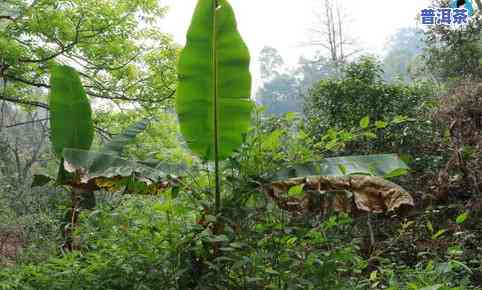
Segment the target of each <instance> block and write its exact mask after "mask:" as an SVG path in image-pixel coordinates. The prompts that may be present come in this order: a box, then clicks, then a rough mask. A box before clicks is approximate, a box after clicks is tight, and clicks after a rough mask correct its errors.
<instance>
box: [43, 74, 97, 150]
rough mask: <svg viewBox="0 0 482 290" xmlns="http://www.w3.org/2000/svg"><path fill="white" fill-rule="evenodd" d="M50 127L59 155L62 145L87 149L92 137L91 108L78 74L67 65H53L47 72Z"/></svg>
mask: <svg viewBox="0 0 482 290" xmlns="http://www.w3.org/2000/svg"><path fill="white" fill-rule="evenodd" d="M50 85H51V89H50V97H49V107H50V129H51V140H52V145H53V148H54V151H55V153H56V155H57V156H58V157H59V158H62V153H63V151H64V149H65V148H74V149H84V150H88V149H89V148H90V146H91V144H92V140H93V138H94V126H93V123H92V110H91V108H90V103H89V100H88V99H87V96H86V94H85V91H84V88H83V86H82V83H81V82H80V77H79V74H78V73H77V72H76V71H75V69H73V68H71V67H69V66H61V65H55V66H53V67H52V69H51V74H50Z"/></svg>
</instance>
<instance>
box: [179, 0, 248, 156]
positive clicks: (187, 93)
mask: <svg viewBox="0 0 482 290" xmlns="http://www.w3.org/2000/svg"><path fill="white" fill-rule="evenodd" d="M249 62H250V56H249V51H248V48H247V46H246V44H245V43H244V41H243V40H242V38H241V36H240V34H239V32H238V30H237V25H236V19H235V15H234V12H233V9H232V8H231V5H230V4H229V3H228V1H226V0H217V1H216V0H199V1H198V4H197V7H196V9H195V12H194V16H193V18H192V23H191V26H190V28H189V31H188V34H187V41H186V46H185V48H184V49H183V50H182V52H181V55H180V58H179V64H178V74H179V81H178V87H177V96H176V110H177V114H178V116H179V122H180V126H181V132H182V134H183V136H184V138H185V139H186V141H187V144H188V145H189V147H190V149H191V150H192V151H193V152H194V153H196V154H197V155H198V156H200V157H201V158H203V159H207V160H222V159H225V158H227V157H228V156H229V155H230V154H231V153H232V152H233V151H234V150H235V149H237V148H238V147H239V146H240V145H241V144H242V142H243V134H244V133H246V132H247V131H248V129H249V126H250V120H251V118H250V117H251V111H252V109H253V107H254V106H253V102H252V101H251V100H250V95H251V75H250V72H249Z"/></svg>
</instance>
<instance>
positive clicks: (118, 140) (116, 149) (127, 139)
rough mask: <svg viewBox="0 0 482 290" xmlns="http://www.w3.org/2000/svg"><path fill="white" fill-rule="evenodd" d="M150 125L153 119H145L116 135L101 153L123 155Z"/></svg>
mask: <svg viewBox="0 0 482 290" xmlns="http://www.w3.org/2000/svg"><path fill="white" fill-rule="evenodd" d="M150 123H151V119H150V118H145V119H142V120H141V121H139V122H136V123H134V124H132V125H131V126H129V127H128V128H127V129H126V130H124V131H123V132H122V133H120V134H117V135H115V136H114V137H113V138H112V140H111V141H110V142H109V143H107V144H106V145H105V146H104V147H103V148H102V150H101V152H104V153H108V152H113V153H117V154H119V155H121V154H122V152H123V151H124V147H125V146H126V145H128V144H130V143H132V142H134V140H135V139H136V137H137V135H139V134H141V133H142V132H144V131H145V130H146V128H147V127H148V126H149V124H150Z"/></svg>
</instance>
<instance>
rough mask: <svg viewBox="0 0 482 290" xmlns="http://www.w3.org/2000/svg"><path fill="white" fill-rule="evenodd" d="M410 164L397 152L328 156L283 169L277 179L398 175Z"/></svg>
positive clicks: (406, 169) (405, 170) (403, 172)
mask: <svg viewBox="0 0 482 290" xmlns="http://www.w3.org/2000/svg"><path fill="white" fill-rule="evenodd" d="M408 169H409V168H408V166H407V164H405V162H403V161H402V160H401V159H400V158H399V157H398V155H396V154H378V155H365V156H345V157H334V158H326V159H323V160H322V161H321V162H316V163H308V164H303V165H297V166H293V167H291V168H287V169H284V170H281V171H280V172H279V173H278V174H277V176H276V177H277V179H287V178H295V177H307V176H315V175H316V176H347V175H372V176H382V177H387V178H388V177H396V176H398V175H403V174H405V173H406V172H407V171H408Z"/></svg>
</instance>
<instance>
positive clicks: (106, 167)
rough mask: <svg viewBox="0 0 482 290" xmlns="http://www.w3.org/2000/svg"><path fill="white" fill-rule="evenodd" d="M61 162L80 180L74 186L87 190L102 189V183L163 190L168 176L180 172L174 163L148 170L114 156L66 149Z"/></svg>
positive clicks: (169, 177) (134, 162)
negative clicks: (160, 188) (87, 188)
mask: <svg viewBox="0 0 482 290" xmlns="http://www.w3.org/2000/svg"><path fill="white" fill-rule="evenodd" d="M64 159H65V162H64V166H65V169H66V170H67V171H68V172H70V173H77V174H78V175H79V177H80V180H79V184H76V185H74V186H77V187H82V186H85V185H88V186H90V188H91V190H97V189H99V188H104V187H106V184H113V185H114V184H115V185H117V186H119V185H123V186H126V185H129V186H132V185H135V186H140V185H143V186H151V185H152V186H154V187H156V188H158V187H159V186H160V187H162V188H164V187H167V186H169V184H168V183H166V182H168V180H169V179H171V177H173V178H175V176H174V175H178V174H179V173H180V172H182V171H183V170H184V169H183V168H181V167H180V166H179V165H177V164H174V165H169V164H163V165H162V166H158V167H156V168H152V167H149V166H146V165H143V164H141V163H139V162H136V161H132V160H127V159H124V158H121V157H119V156H116V155H114V154H106V153H103V152H93V151H87V150H78V149H68V148H67V149H65V150H64ZM127 183H128V184H127ZM133 191H134V190H133Z"/></svg>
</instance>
